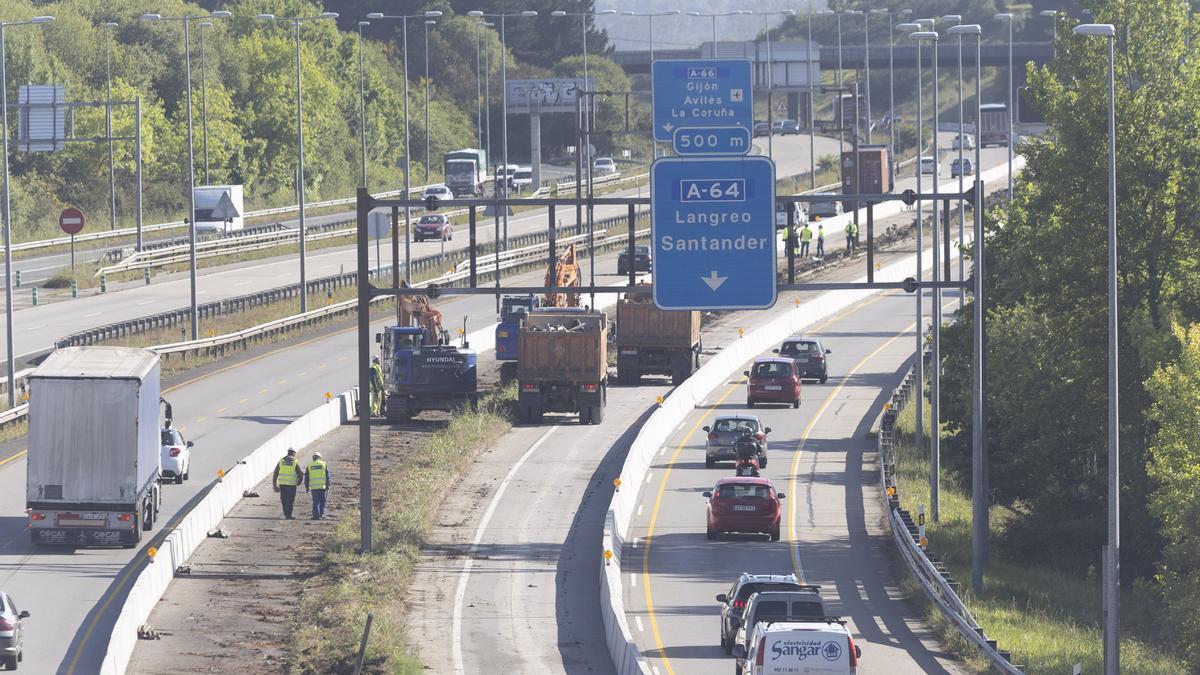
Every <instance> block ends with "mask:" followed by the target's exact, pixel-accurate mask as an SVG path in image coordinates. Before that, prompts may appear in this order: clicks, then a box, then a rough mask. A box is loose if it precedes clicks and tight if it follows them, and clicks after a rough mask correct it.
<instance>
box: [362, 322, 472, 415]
mask: <svg viewBox="0 0 1200 675" xmlns="http://www.w3.org/2000/svg"><path fill="white" fill-rule="evenodd" d="M426 331H427V329H426V328H424V327H421V326H388V327H386V328H384V330H383V332H382V333H380V334H379V335H377V336H376V340H377V341H378V342H379V344H380V359H379V360H380V366H381V367H382V369H383V389H384V407H385V411H386V416H387V420H388V421H389V422H393V423H396V422H407V421H408V420H409V419H411V418H412V416H413V415H415V414H417V413H419V412H421V411H423V410H454V409H455V408H457V407H458V406H460V405H462V404H464V403H468V404H470V405H471V406H472V407H473V406H474V405H475V404H476V403H477V401H478V377H477V368H476V363H477V357H476V354H475V352H474V351H473V350H471V349H467V348H466V347H456V346H453V345H445V344H432V345H431V344H427V342H429V340H428V336H427V335H426Z"/></svg>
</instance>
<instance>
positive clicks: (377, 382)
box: [371, 363, 383, 389]
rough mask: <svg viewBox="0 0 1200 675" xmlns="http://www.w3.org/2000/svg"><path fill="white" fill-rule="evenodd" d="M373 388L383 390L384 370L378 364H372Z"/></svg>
mask: <svg viewBox="0 0 1200 675" xmlns="http://www.w3.org/2000/svg"><path fill="white" fill-rule="evenodd" d="M371 386H372V387H375V388H376V389H383V368H381V367H379V364H378V363H372V364H371Z"/></svg>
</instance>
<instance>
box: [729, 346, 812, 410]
mask: <svg viewBox="0 0 1200 675" xmlns="http://www.w3.org/2000/svg"><path fill="white" fill-rule="evenodd" d="M742 374H743V375H745V376H746V377H747V378H748V379H747V380H746V406H747V407H750V408H753V407H754V404H755V403H783V404H786V405H790V406H792V407H793V408H799V407H800V373H799V372H798V371H797V370H796V362H795V361H793V360H792V359H791V358H789V357H779V358H757V359H754V365H752V366H750V370H747V371H745V372H744V373H742Z"/></svg>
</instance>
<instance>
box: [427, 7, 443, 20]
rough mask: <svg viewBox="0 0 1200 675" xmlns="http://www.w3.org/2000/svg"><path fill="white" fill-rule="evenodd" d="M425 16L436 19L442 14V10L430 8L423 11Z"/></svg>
mask: <svg viewBox="0 0 1200 675" xmlns="http://www.w3.org/2000/svg"><path fill="white" fill-rule="evenodd" d="M425 16H426V17H428V18H430V19H437V18H439V17H441V16H442V12H441V10H437V9H431V10H429V11H427V12H425Z"/></svg>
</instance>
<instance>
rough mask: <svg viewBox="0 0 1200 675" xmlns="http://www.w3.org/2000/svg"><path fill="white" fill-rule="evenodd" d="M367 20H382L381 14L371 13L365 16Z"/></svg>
mask: <svg viewBox="0 0 1200 675" xmlns="http://www.w3.org/2000/svg"><path fill="white" fill-rule="evenodd" d="M367 18H368V19H382V18H383V12H371V13H370V14H367Z"/></svg>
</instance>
